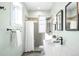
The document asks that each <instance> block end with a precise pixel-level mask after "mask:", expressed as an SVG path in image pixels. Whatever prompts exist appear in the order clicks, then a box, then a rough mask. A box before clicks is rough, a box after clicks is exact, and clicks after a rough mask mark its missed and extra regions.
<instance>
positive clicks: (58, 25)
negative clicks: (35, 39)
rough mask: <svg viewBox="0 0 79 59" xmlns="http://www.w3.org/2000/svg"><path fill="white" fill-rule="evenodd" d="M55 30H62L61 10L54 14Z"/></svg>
mask: <svg viewBox="0 0 79 59" xmlns="http://www.w3.org/2000/svg"><path fill="white" fill-rule="evenodd" d="M56 28H57V29H56V30H58V31H62V30H63V10H60V11H59V12H58V13H57V14H56Z"/></svg>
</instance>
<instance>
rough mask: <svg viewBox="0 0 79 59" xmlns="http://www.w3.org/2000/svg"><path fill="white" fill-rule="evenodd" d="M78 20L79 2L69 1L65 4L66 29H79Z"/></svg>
mask: <svg viewBox="0 0 79 59" xmlns="http://www.w3.org/2000/svg"><path fill="white" fill-rule="evenodd" d="M78 22H79V21H78V3H77V2H69V3H68V4H67V5H66V6H65V29H66V30H67V31H76V30H79V25H78Z"/></svg>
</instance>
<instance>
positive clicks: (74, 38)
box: [50, 2, 79, 55]
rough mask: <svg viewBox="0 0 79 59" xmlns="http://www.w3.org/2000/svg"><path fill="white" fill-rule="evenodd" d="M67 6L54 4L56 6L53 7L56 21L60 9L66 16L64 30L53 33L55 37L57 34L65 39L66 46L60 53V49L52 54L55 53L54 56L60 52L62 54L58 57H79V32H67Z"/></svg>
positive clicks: (58, 3) (64, 3)
mask: <svg viewBox="0 0 79 59" xmlns="http://www.w3.org/2000/svg"><path fill="white" fill-rule="evenodd" d="M66 4H67V2H57V3H55V4H54V6H52V11H51V14H52V16H53V17H54V19H55V18H56V14H57V13H58V11H60V9H63V11H64V15H63V17H64V19H63V23H64V24H63V25H64V30H63V31H54V32H53V35H54V34H56V35H59V36H62V37H63V40H64V45H63V46H61V51H59V48H58V49H57V50H55V53H54V52H50V53H53V54H54V55H56V54H57V53H59V52H60V54H58V55H79V31H66V30H65V5H66ZM56 51H57V52H56ZM53 54H51V55H53Z"/></svg>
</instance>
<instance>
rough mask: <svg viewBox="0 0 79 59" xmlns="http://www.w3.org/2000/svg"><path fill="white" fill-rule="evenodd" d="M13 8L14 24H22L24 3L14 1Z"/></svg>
mask: <svg viewBox="0 0 79 59" xmlns="http://www.w3.org/2000/svg"><path fill="white" fill-rule="evenodd" d="M12 9H13V10H12V11H13V12H12V25H22V5H21V4H20V3H15V2H14V3H13V8H12Z"/></svg>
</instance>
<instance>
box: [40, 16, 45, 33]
mask: <svg viewBox="0 0 79 59" xmlns="http://www.w3.org/2000/svg"><path fill="white" fill-rule="evenodd" d="M45 32H46V17H45V16H40V17H39V33H45Z"/></svg>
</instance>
